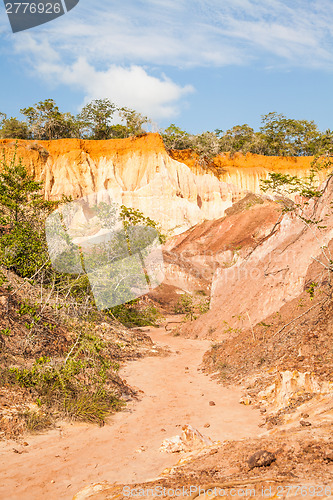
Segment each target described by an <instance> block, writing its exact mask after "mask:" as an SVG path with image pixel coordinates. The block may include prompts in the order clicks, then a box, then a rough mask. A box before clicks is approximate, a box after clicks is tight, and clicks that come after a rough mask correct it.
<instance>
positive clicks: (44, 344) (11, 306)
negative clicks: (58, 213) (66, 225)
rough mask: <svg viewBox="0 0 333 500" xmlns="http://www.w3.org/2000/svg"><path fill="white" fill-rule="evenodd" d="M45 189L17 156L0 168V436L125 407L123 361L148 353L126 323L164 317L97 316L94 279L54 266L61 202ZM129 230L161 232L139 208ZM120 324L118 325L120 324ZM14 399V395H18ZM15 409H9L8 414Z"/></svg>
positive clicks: (124, 312)
mask: <svg viewBox="0 0 333 500" xmlns="http://www.w3.org/2000/svg"><path fill="white" fill-rule="evenodd" d="M40 190H41V184H40V183H38V182H35V181H34V180H33V179H32V178H31V177H30V176H29V175H28V173H27V170H26V168H25V166H24V165H23V164H22V161H21V159H19V158H17V156H16V154H14V156H13V157H12V158H11V159H8V158H6V156H5V154H3V157H2V160H1V169H0V396H1V397H2V398H3V399H2V401H3V402H4V401H7V402H8V401H12V402H13V404H14V406H15V409H14V410H13V409H11V410H10V409H9V410H8V409H6V408H4V407H3V408H2V410H1V412H0V435H1V433H3V434H5V435H15V434H16V433H19V432H21V431H23V430H24V429H30V430H37V429H40V428H41V427H45V426H49V425H51V424H52V423H53V422H54V420H55V419H56V418H58V417H64V416H66V417H70V418H74V419H79V420H86V421H91V422H98V423H100V424H102V423H103V422H104V420H105V418H106V417H107V415H109V414H110V413H112V412H113V411H115V410H118V409H120V408H122V407H123V401H122V395H123V394H129V393H131V392H132V391H131V389H130V388H128V387H126V385H125V384H124V383H123V382H122V381H121V379H120V377H119V376H118V374H117V372H118V369H119V360H121V359H125V358H126V357H134V356H141V355H143V353H144V352H146V351H147V350H148V351H149V349H150V348H151V340H150V338H149V337H148V336H146V335H143V334H142V333H139V332H137V333H133V334H128V333H127V329H126V328H125V327H124V326H123V324H126V325H128V326H143V325H148V324H153V323H155V322H156V321H157V320H158V313H157V311H156V309H155V308H153V307H152V306H150V305H148V306H146V305H142V304H141V303H140V301H139V300H138V299H137V300H134V301H132V302H131V303H129V304H124V305H120V306H117V307H114V308H112V309H110V310H106V311H104V312H99V311H97V309H96V307H95V305H94V297H93V294H92V292H91V288H90V285H89V281H88V279H87V277H86V275H85V274H84V273H83V272H82V273H81V274H78V275H71V274H66V273H60V272H57V271H55V270H54V269H53V268H52V265H51V262H50V258H49V255H48V250H47V242H46V235H45V219H46V217H47V216H48V215H49V214H50V212H52V211H53V210H54V209H55V208H56V207H57V206H59V204H60V203H62V202H66V201H68V200H65V199H63V200H61V202H46V201H44V199H43V198H42V196H41V195H40ZM121 213H122V216H123V219H124V223H125V224H136V223H139V222H140V221H141V222H142V221H144V222H146V223H149V224H151V225H152V226H153V227H156V224H155V223H154V221H150V220H147V218H145V217H144V216H143V215H142V214H141V213H140V212H139V211H136V210H131V209H127V208H126V207H122V211H121ZM117 318H119V320H120V321H121V322H122V323H123V324H122V323H121V322H118V320H117ZM14 395H15V396H14ZM10 406H11V405H10V404H8V405H7V408H9V407H10Z"/></svg>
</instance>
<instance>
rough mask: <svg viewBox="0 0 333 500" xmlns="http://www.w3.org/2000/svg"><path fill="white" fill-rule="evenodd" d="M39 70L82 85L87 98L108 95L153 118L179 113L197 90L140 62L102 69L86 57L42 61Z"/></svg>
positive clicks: (70, 83) (121, 103) (69, 82)
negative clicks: (62, 61)
mask: <svg viewBox="0 0 333 500" xmlns="http://www.w3.org/2000/svg"><path fill="white" fill-rule="evenodd" d="M37 70H38V72H39V73H40V74H42V75H46V76H47V78H48V79H49V80H50V81H54V80H57V81H58V82H61V83H64V84H66V85H70V86H72V87H74V88H79V89H81V90H82V91H83V92H84V94H85V96H86V98H85V101H91V100H92V99H100V98H106V97H108V98H110V99H111V100H112V101H113V102H115V103H116V104H117V105H118V106H127V107H130V108H133V109H135V110H137V111H139V112H141V113H143V114H145V115H147V116H148V117H150V118H153V119H163V118H170V117H172V116H176V115H177V114H178V109H179V104H178V103H179V100H180V99H181V98H182V97H184V96H185V95H187V94H189V93H191V92H193V91H194V89H193V87H192V86H191V85H186V86H184V87H181V86H179V85H177V84H176V83H174V82H173V81H171V80H170V79H169V78H167V77H166V76H162V77H161V78H157V77H155V76H151V75H149V74H148V73H147V72H146V71H145V70H144V69H143V68H142V67H140V66H135V65H132V66H130V67H122V66H117V65H111V66H110V67H109V68H108V69H106V70H104V71H103V70H101V71H99V70H96V69H95V68H94V67H93V66H92V65H91V64H89V63H88V62H87V60H86V59H85V58H79V59H78V60H77V61H76V62H75V63H74V64H72V65H71V66H65V67H64V66H62V65H60V64H58V63H52V62H47V61H44V62H43V61H41V62H39V63H38V66H37Z"/></svg>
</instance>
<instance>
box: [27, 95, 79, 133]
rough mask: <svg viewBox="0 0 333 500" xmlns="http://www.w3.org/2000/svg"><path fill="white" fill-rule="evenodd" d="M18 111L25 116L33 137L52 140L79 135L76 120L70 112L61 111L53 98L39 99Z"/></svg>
mask: <svg viewBox="0 0 333 500" xmlns="http://www.w3.org/2000/svg"><path fill="white" fill-rule="evenodd" d="M20 111H21V113H22V114H23V115H24V116H25V117H26V118H27V120H28V126H29V130H30V134H31V136H32V137H33V138H34V139H39V140H52V139H62V138H70V137H79V135H80V127H79V123H78V122H77V120H76V119H75V118H74V116H73V115H71V114H70V113H61V112H60V111H59V108H58V106H57V105H56V103H55V102H54V100H53V99H46V100H45V101H40V102H38V103H37V104H35V105H34V106H31V107H29V108H23V109H21V110H20Z"/></svg>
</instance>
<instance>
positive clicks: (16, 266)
mask: <svg viewBox="0 0 333 500" xmlns="http://www.w3.org/2000/svg"><path fill="white" fill-rule="evenodd" d="M0 166H1V172H0V222H1V224H2V225H5V226H6V228H7V231H6V232H5V234H3V235H2V236H1V238H0V251H1V262H2V264H3V265H5V266H6V267H8V268H11V269H13V270H14V271H15V272H17V274H19V275H20V276H23V277H29V276H31V275H33V274H34V272H36V270H37V269H38V268H39V267H40V266H41V265H42V264H43V262H45V260H47V250H46V242H45V235H44V227H43V221H44V218H45V217H44V216H43V214H44V213H45V212H47V211H48V210H49V209H50V208H51V205H52V203H48V202H44V200H43V197H42V195H41V194H40V189H41V187H42V186H41V183H39V182H36V181H35V180H34V179H33V178H32V177H31V176H30V175H29V174H28V172H27V170H26V168H25V166H24V165H23V164H22V160H21V159H20V158H17V154H16V151H15V153H14V155H13V156H12V158H11V159H10V160H9V159H8V158H7V157H6V155H5V153H4V152H3V155H2V159H1V161H0Z"/></svg>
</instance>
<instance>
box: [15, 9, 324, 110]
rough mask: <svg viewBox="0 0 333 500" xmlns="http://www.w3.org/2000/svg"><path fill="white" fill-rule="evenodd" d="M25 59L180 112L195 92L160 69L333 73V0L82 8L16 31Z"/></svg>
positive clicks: (114, 94)
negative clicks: (259, 67) (260, 68)
mask: <svg viewBox="0 0 333 500" xmlns="http://www.w3.org/2000/svg"><path fill="white" fill-rule="evenodd" d="M13 39H14V43H15V47H16V50H17V52H18V53H20V54H23V55H24V57H25V58H27V57H30V67H31V68H32V69H33V70H34V71H36V72H37V74H38V76H40V77H42V78H49V79H52V82H53V83H54V84H58V83H65V84H68V85H71V86H73V87H75V88H78V89H81V90H82V91H83V92H84V93H85V95H86V98H87V99H90V98H95V97H108V96H109V97H110V98H112V99H113V100H117V101H119V103H121V104H126V105H128V106H132V107H134V108H136V109H138V110H140V111H142V112H143V113H145V114H149V115H152V116H153V117H155V118H163V117H171V116H173V115H175V113H176V111H177V108H178V107H179V105H180V104H179V103H181V102H182V99H183V98H184V96H186V95H187V94H188V93H189V92H191V91H193V89H192V88H191V86H190V85H186V86H180V85H178V84H177V83H175V82H173V81H171V80H170V79H169V78H167V77H164V76H159V77H156V76H153V74H155V73H153V71H152V68H153V67H154V68H157V69H158V68H161V69H160V73H161V72H162V71H163V72H165V73H167V72H168V68H171V67H177V68H181V69H184V68H189V67H208V68H209V67H221V66H225V65H248V64H251V63H252V62H253V61H255V62H256V63H259V64H261V65H262V66H263V67H268V66H269V67H274V66H279V67H281V65H282V66H284V67H285V68H287V69H288V68H291V67H295V66H296V67H306V68H325V69H329V70H332V69H333V52H332V46H333V2H332V1H331V0H223V1H221V0H135V1H134V0H126V1H125V2H122V3H120V2H110V0H100V1H99V2H98V5H97V4H96V2H93V0H85V1H83V0H82V1H81V2H80V3H79V4H78V6H77V7H76V8H75V9H73V10H72V11H71V12H70V13H69V14H67V15H66V16H63V17H61V18H59V19H57V20H56V21H53V22H51V23H49V24H45V25H44V26H41V27H40V28H39V29H38V30H32V31H30V32H28V33H21V34H20V33H19V34H16V35H15V37H14V38H13Z"/></svg>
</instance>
